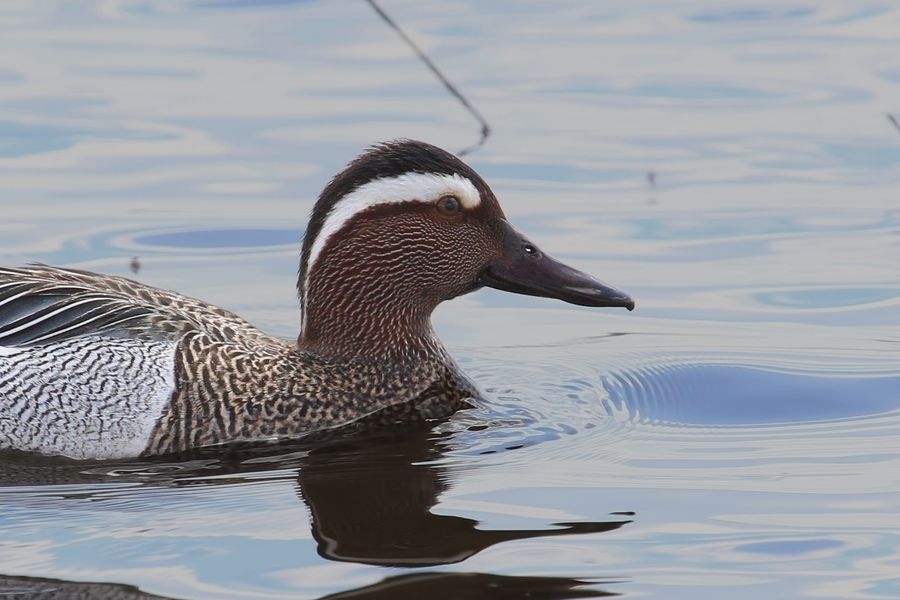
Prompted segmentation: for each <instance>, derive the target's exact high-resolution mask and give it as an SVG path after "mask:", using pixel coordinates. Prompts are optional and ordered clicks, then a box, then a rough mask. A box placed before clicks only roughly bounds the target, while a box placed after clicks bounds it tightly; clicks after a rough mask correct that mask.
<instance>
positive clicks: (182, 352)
mask: <svg viewBox="0 0 900 600" xmlns="http://www.w3.org/2000/svg"><path fill="white" fill-rule="evenodd" d="M483 287H491V288H495V289H498V290H504V291H506V292H512V293H516V294H526V295H532V296H543V297H548V298H555V299H559V300H563V301H565V302H568V303H572V304H576V305H582V306H591V307H624V308H627V309H628V310H633V309H634V300H633V299H632V298H631V297H630V296H629V295H628V294H626V293H625V292H623V291H621V290H618V289H616V288H615V287H612V286H609V285H607V284H604V283H602V282H600V281H598V280H597V279H594V278H593V277H591V276H589V275H587V274H585V273H583V272H581V271H579V270H577V269H575V268H572V267H570V266H568V265H566V264H563V263H562V262H559V261H557V260H555V259H553V258H552V257H551V256H549V255H548V254H545V253H544V252H543V251H541V250H540V249H539V248H538V246H537V245H535V244H534V243H532V242H531V241H529V240H528V239H527V238H526V237H525V236H524V235H522V234H521V233H519V232H518V231H517V230H516V229H515V228H514V227H513V226H512V225H511V224H510V222H509V221H508V220H507V219H506V216H505V215H504V213H503V210H502V209H501V207H500V204H499V202H498V201H497V198H496V196H495V195H494V193H493V192H492V191H491V188H490V187H489V186H488V184H487V183H486V182H485V181H484V179H482V178H481V177H480V176H479V175H478V174H477V173H476V172H475V171H474V170H473V169H472V168H471V167H469V166H468V165H467V164H465V163H464V162H463V161H462V160H460V159H459V158H457V157H456V156H454V155H453V154H451V153H450V152H447V151H445V150H442V149H440V148H438V147H437V146H434V145H431V144H428V143H425V142H421V141H416V140H408V139H402V140H393V141H388V142H383V143H380V144H376V145H374V146H371V147H369V148H368V149H367V150H365V151H364V152H363V153H362V154H361V155H359V156H358V157H357V158H355V159H354V160H352V161H351V162H350V163H349V164H348V165H347V166H346V167H345V168H344V169H343V170H342V171H340V172H339V173H338V174H337V175H335V176H334V177H333V178H332V179H331V181H330V182H329V183H328V184H327V185H326V186H325V188H324V189H323V191H322V192H321V194H320V195H319V197H318V199H317V201H316V202H315V204H314V206H313V209H312V213H311V215H310V219H309V225H308V227H307V229H306V234H305V236H304V238H303V242H302V247H301V253H300V266H299V273H298V280H297V292H298V296H299V300H300V307H301V325H300V333H299V336H298V337H297V338H296V339H295V340H283V339H280V338H276V337H273V336H270V335H268V334H266V333H264V332H263V331H261V330H260V329H257V328H256V327H254V326H253V325H251V324H250V323H248V322H247V321H245V320H244V319H242V318H241V317H239V316H237V315H236V314H234V313H232V312H230V311H228V310H225V309H223V308H219V307H217V306H213V305H211V304H208V303H206V302H203V301H200V300H196V299H194V298H189V297H187V296H183V295H180V294H178V293H175V292H171V291H166V290H162V289H158V288H155V287H151V286H148V285H145V284H142V283H140V282H138V281H135V280H132V279H128V278H125V277H119V276H110V275H103V274H98V273H93V272H88V271H83V270H77V269H72V268H62V267H52V266H47V265H43V264H31V265H28V266H23V267H15V268H0V449H6V450H17V451H24V452H30V453H36V454H42V455H56V456H65V457H68V458H72V459H79V460H85V459H125V458H136V457H149V456H157V455H170V454H178V453H184V452H188V451H193V450H196V449H199V448H207V447H214V446H222V445H227V444H231V443H240V442H247V443H251V442H269V441H272V440H281V439H285V438H287V439H291V438H292V439H297V438H301V437H303V436H305V435H307V434H310V433H312V432H323V431H325V432H327V431H334V430H341V431H344V430H348V429H350V430H357V429H358V430H365V429H370V428H383V427H391V426H392V425H395V424H400V423H415V422H422V421H430V420H436V419H443V418H447V417H449V416H451V415H452V414H453V413H455V412H456V411H458V410H459V409H461V408H464V407H466V406H469V405H471V402H472V401H473V400H474V399H477V398H479V397H480V396H479V392H478V389H477V386H476V385H475V383H474V382H473V381H471V380H470V379H469V378H468V377H467V376H466V375H465V374H464V373H463V371H462V370H461V369H460V368H459V366H458V365H457V364H456V362H455V361H454V360H453V358H452V357H451V356H450V354H449V353H448V352H447V350H446V349H445V348H444V346H443V344H442V343H441V341H440V340H439V339H438V337H437V335H436V333H435V331H434V329H433V327H432V324H431V314H432V312H433V311H434V309H435V308H436V307H437V306H438V305H439V304H441V303H442V302H444V301H447V300H451V299H453V298H456V297H458V296H461V295H463V294H467V293H470V292H473V291H475V290H478V289H480V288H483Z"/></svg>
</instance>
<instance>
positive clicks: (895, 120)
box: [887, 113, 900, 131]
mask: <svg viewBox="0 0 900 600" xmlns="http://www.w3.org/2000/svg"><path fill="white" fill-rule="evenodd" d="M887 118H888V121H890V122H891V123H893V124H894V127H896V128H897V131H900V123H898V122H897V118H896V117H895V116H894V115H892V114H891V113H888V114H887Z"/></svg>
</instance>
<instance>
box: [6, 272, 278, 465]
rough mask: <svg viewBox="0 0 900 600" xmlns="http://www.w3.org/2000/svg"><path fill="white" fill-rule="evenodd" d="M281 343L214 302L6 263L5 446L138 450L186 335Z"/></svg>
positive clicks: (165, 398) (83, 453)
mask: <svg viewBox="0 0 900 600" xmlns="http://www.w3.org/2000/svg"><path fill="white" fill-rule="evenodd" d="M197 336H202V337H203V338H204V339H206V340H208V341H209V342H211V343H215V342H227V343H229V344H236V345H238V346H248V347H249V346H263V347H265V346H276V347H277V346H280V343H279V342H278V341H277V340H274V339H273V338H270V337H269V336H267V335H265V334H264V333H262V332H261V331H259V330H258V329H255V328H254V327H252V326H251V325H249V324H248V323H247V322H246V321H244V320H242V319H240V318H239V317H237V316H236V315H234V314H232V313H230V312H228V311H225V310H223V309H220V308H218V307H215V306H212V305H209V304H206V303H203V302H200V301H198V300H194V299H192V298H187V297H184V296H180V295H178V294H174V293H171V292H166V291H163V290H159V289H156V288H152V287H149V286H145V285H143V284H140V283H138V282H135V281H132V280H129V279H125V278H120V277H109V276H102V275H96V274H93V273H86V272H81V271H73V270H66V269H58V268H52V267H46V266H34V267H28V268H22V269H0V448H15V449H18V450H29V451H37V452H41V453H44V454H62V455H66V456H70V457H73V458H99V457H105V458H112V457H128V456H136V455H139V454H140V453H141V452H142V451H143V450H144V449H145V447H146V445H147V443H148V440H149V439H150V437H151V436H152V434H153V430H154V427H155V426H156V423H157V420H158V418H159V416H160V414H161V413H162V412H163V411H164V409H165V407H166V405H167V404H168V403H169V401H170V399H171V397H172V393H173V390H174V389H175V387H176V381H175V377H176V365H175V362H176V354H177V350H178V347H179V344H180V343H182V341H183V340H184V339H185V338H186V337H197Z"/></svg>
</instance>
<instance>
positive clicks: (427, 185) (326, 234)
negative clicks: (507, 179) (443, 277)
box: [303, 173, 481, 308]
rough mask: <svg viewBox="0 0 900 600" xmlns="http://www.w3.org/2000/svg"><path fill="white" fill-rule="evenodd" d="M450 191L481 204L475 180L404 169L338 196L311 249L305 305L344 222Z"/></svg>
mask: <svg viewBox="0 0 900 600" xmlns="http://www.w3.org/2000/svg"><path fill="white" fill-rule="evenodd" d="M448 194H451V195H453V196H456V198H457V199H458V200H459V202H460V204H462V205H463V208H476V207H477V206H478V205H479V204H481V194H479V193H478V189H477V188H476V187H475V184H473V183H472V182H471V180H469V179H468V178H466V177H462V176H461V175H457V174H456V173H454V174H452V175H443V174H438V173H404V174H403V175H398V176H397V177H382V178H381V179H373V180H372V181H370V182H368V183H365V184H363V185H361V186H359V187H358V188H356V189H355V190H353V191H352V192H350V193H349V194H347V195H346V196H344V197H343V198H341V199H340V200H338V202H337V203H336V204H335V205H334V207H332V209H331V212H329V213H328V216H327V217H326V218H325V222H324V223H323V224H322V228H321V229H320V230H319V234H318V235H317V236H316V239H315V240H314V241H313V244H312V247H311V248H310V250H309V259H307V261H306V273H304V281H303V296H304V300H303V301H304V305H305V303H306V295H307V291H308V290H309V274H310V273H311V272H312V270H313V267H314V266H315V264H316V261H317V260H318V259H319V255H320V254H321V253H322V249H323V248H325V244H326V243H327V242H328V240H329V239H331V237H332V236H333V235H334V234H335V233H337V232H338V231H340V230H341V229H343V227H344V225H346V224H347V222H348V221H350V219H352V218H353V217H354V216H355V215H356V214H357V213H360V212H362V211H364V210H368V209H370V208H372V207H373V206H378V205H381V204H400V203H403V202H424V203H430V202H434V201H436V200H437V199H438V198H440V197H441V196H446V195H448ZM304 308H305V306H304Z"/></svg>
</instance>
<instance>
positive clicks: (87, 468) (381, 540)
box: [0, 428, 629, 600]
mask: <svg viewBox="0 0 900 600" xmlns="http://www.w3.org/2000/svg"><path fill="white" fill-rule="evenodd" d="M447 443H448V439H447V438H445V437H441V436H438V435H436V434H434V433H433V432H430V431H428V430H427V429H424V428H421V429H416V430H411V431H410V430H407V431H403V432H402V433H393V434H377V435H368V436H366V437H360V436H353V437H345V438H340V439H331V440H319V441H318V442H316V443H315V444H310V443H303V444H292V445H290V446H285V445H280V446H278V447H277V448H273V447H271V446H270V447H267V448H259V447H256V448H247V447H244V448H241V449H232V450H230V451H229V452H228V453H227V454H223V453H222V452H221V451H220V452H219V453H218V454H216V455H214V456H211V455H208V454H207V455H196V454H195V455H193V456H190V457H179V459H178V460H177V461H174V460H154V461H152V462H139V463H137V462H135V463H114V464H113V463H105V464H103V463H90V464H86V463H72V462H61V461H55V460H48V459H41V458H34V457H30V458H26V459H23V458H22V457H21V456H18V457H14V459H13V460H0V486H15V487H14V488H12V489H13V490H15V489H16V488H17V487H18V486H21V485H23V484H27V485H28V486H29V488H31V487H33V486H35V485H40V484H56V485H61V484H69V483H77V484H79V485H77V486H74V488H73V489H71V490H67V489H59V490H56V491H55V493H54V494H53V495H52V496H53V497H54V498H57V499H58V500H57V502H59V503H61V504H60V506H61V507H63V506H65V504H66V503H67V502H71V501H72V500H83V499H85V498H86V497H88V496H90V497H92V499H94V500H96V501H97V503H98V504H95V506H97V508H101V507H102V504H103V502H104V498H105V496H104V492H105V491H107V490H108V489H109V486H108V484H109V483H111V482H114V483H116V484H121V483H126V482H130V483H131V482H133V483H140V484H142V485H140V486H138V487H136V488H133V489H132V490H131V491H130V492H129V494H142V490H143V489H145V488H146V487H151V488H153V487H161V486H162V487H179V488H182V489H185V488H189V487H194V486H213V485H223V484H227V485H242V484H243V483H252V482H259V481H260V480H261V479H266V480H270V479H271V480H280V481H284V480H285V479H286V478H288V481H290V480H291V479H290V478H291V477H295V479H294V481H295V484H296V492H297V495H298V498H300V499H301V500H302V501H303V502H304V503H305V504H306V505H307V506H308V508H309V511H310V514H311V516H312V518H311V523H310V525H311V528H312V534H313V537H314V538H315V540H316V542H317V549H318V553H319V554H320V555H321V556H322V557H324V558H326V559H329V560H336V561H344V562H354V563H363V564H369V565H378V566H392V567H407V568H410V567H428V566H436V565H446V564H451V563H459V562H461V561H464V560H466V559H467V558H468V557H470V556H472V555H474V554H477V553H478V552H480V551H482V550H484V549H486V548H489V547H491V546H493V545H495V544H498V543H501V542H506V541H511V540H524V539H529V538H536V537H548V536H560V535H572V534H582V533H597V532H605V531H611V530H614V529H618V528H619V527H622V526H623V525H625V524H626V523H628V522H629V521H628V520H627V519H628V517H627V516H611V518H610V519H609V520H605V521H599V522H591V521H589V522H579V523H554V524H548V526H547V527H546V528H544V529H522V530H508V529H500V530H496V529H495V530H485V529H479V528H478V522H477V521H475V520H473V519H470V518H466V517H462V516H454V515H440V514H435V513H433V512H432V508H433V507H434V505H435V504H436V503H437V502H438V499H439V497H440V495H441V494H442V493H444V492H446V491H447V490H448V489H449V488H450V487H451V486H452V483H453V479H452V477H451V476H450V474H449V473H448V467H447V466H444V465H445V463H446V459H447V456H446V454H445V453H446V445H447ZM4 458H12V456H11V455H6V456H5V457H4ZM292 473H293V475H291V474H292ZM85 484H88V485H85ZM22 489H23V493H24V497H20V499H21V500H22V502H23V507H27V505H28V500H27V498H28V495H29V492H28V491H27V488H22ZM41 502H42V503H44V505H45V504H46V502H47V498H46V496H45V497H44V498H43V499H42V500H41ZM622 514H624V513H622ZM187 566H188V568H189V567H190V565H187ZM46 574H47V575H53V573H46ZM48 581H50V580H43V579H30V578H21V577H18V578H14V577H6V578H5V579H0V582H6V583H8V584H9V583H10V582H16V583H18V584H19V585H20V586H24V587H25V588H26V589H27V588H28V586H30V585H33V586H37V587H40V588H41V589H45V588H46V587H47V582H48ZM29 582H30V583H29ZM57 583H58V584H59V585H57V587H56V588H55V589H57V590H59V591H58V592H54V593H55V594H56V595H36V596H33V597H35V598H42V599H43V598H54V599H56V598H69V597H90V598H101V599H105V598H147V599H148V600H149V599H156V598H159V597H158V596H153V595H150V594H147V593H145V592H142V591H140V590H137V589H136V588H132V587H130V586H127V585H126V586H118V585H116V584H106V583H102V584H82V583H76V582H65V581H60V582H57ZM596 583H598V582H596V581H593V582H590V583H585V582H584V581H581V580H578V579H570V578H559V577H536V576H528V577H513V576H500V575H495V574H489V573H466V572H455V573H449V572H433V571H428V570H424V571H422V570H415V571H411V572H409V573H405V574H401V575H399V576H392V577H388V578H386V579H384V580H382V581H381V582H380V583H377V584H373V585H368V586H364V587H361V588H358V589H353V590H347V591H343V592H340V593H337V594H332V595H330V596H327V597H328V598H331V599H334V598H360V599H364V598H365V599H379V598H395V599H396V598H422V597H431V598H432V600H434V599H436V598H476V599H477V598H519V597H525V596H528V597H531V598H538V599H546V600H550V599H563V598H586V597H598V596H607V595H612V594H609V593H607V592H600V591H597V590H596V589H592V588H591V587H587V586H590V585H594V584H596ZM600 583H602V582H600ZM85 585H88V586H93V587H91V589H90V594H89V595H88V596H77V595H73V594H76V592H79V590H81V587H83V586H85ZM107 588H108V589H107ZM66 590H68V591H71V592H72V593H71V594H69V593H68V592H67V591H66ZM0 591H2V587H0ZM273 592H276V591H275V590H273ZM42 593H44V592H42ZM67 594H68V595H67ZM117 594H118V595H117ZM275 595H276V596H277V593H276V594H275ZM0 596H2V594H0ZM17 597H18V596H17ZM24 597H26V598H27V597H32V596H28V595H27V594H26V595H25V596H24Z"/></svg>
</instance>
